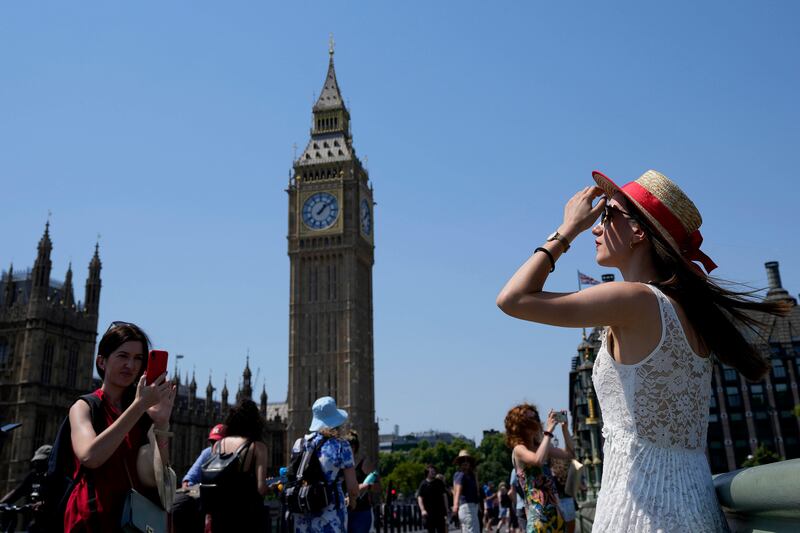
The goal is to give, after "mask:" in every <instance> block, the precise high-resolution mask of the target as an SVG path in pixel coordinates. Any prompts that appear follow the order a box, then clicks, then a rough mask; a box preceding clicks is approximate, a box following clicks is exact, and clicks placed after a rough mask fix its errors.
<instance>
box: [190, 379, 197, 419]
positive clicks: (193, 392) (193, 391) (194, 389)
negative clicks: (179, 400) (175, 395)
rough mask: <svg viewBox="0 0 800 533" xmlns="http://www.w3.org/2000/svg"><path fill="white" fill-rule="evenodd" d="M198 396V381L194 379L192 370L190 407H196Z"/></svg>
mask: <svg viewBox="0 0 800 533" xmlns="http://www.w3.org/2000/svg"><path fill="white" fill-rule="evenodd" d="M196 398H197V381H196V380H195V379H194V370H192V381H191V382H190V383H189V409H190V410H191V409H194V401H195V399H196Z"/></svg>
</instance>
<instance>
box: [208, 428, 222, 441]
mask: <svg viewBox="0 0 800 533" xmlns="http://www.w3.org/2000/svg"><path fill="white" fill-rule="evenodd" d="M224 437H225V424H217V425H216V426H214V427H213V428H211V431H210V432H209V433H208V440H214V441H217V440H220V439H222V438H224Z"/></svg>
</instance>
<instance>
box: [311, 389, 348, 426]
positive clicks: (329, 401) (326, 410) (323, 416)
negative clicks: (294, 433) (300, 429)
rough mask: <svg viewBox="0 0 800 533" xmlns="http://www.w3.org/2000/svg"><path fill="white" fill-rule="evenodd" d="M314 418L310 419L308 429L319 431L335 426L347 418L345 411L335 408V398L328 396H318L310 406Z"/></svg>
mask: <svg viewBox="0 0 800 533" xmlns="http://www.w3.org/2000/svg"><path fill="white" fill-rule="evenodd" d="M311 413H312V414H313V415H314V418H313V419H312V420H311V427H309V428H308V430H309V431H319V430H320V429H324V428H331V429H333V428H337V427H339V426H341V425H342V424H344V422H345V420H347V411H343V410H341V409H337V408H336V400H334V399H333V398H331V397H330V396H323V397H322V398H318V399H317V401H316V402H314V405H312V406H311Z"/></svg>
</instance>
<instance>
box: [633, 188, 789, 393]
mask: <svg viewBox="0 0 800 533" xmlns="http://www.w3.org/2000/svg"><path fill="white" fill-rule="evenodd" d="M626 207H628V209H629V210H631V211H632V212H633V213H632V214H635V215H636V217H635V218H636V222H637V223H639V224H640V225H641V226H642V228H643V229H644V230H645V232H646V233H647V235H648V237H649V238H650V242H651V243H652V245H653V246H652V248H651V249H652V259H653V263H654V264H655V268H656V271H657V272H658V277H659V279H658V280H652V281H651V282H650V283H651V284H652V285H654V286H655V287H658V288H659V289H661V290H662V291H663V292H664V293H665V294H667V295H669V296H671V297H672V298H674V299H675V301H677V302H678V303H679V304H680V305H681V307H682V308H683V311H684V313H686V316H687V318H688V319H689V322H691V324H692V326H694V328H695V329H696V331H697V334H698V335H699V337H700V338H701V339H702V341H703V344H705V345H706V347H708V348H709V349H710V350H711V352H712V353H713V354H714V356H715V357H716V358H717V359H718V360H719V361H721V362H723V363H725V364H727V365H729V366H731V367H733V368H735V369H736V370H738V371H739V372H740V373H741V374H742V375H743V376H744V377H746V378H747V379H749V380H751V381H758V380H760V379H761V378H763V377H764V375H765V374H766V373H767V372H768V371H769V368H770V365H769V362H768V361H767V360H766V359H764V357H762V356H761V354H760V353H759V349H758V346H756V345H755V344H752V343H751V342H749V341H748V340H747V338H745V335H744V334H743V331H745V330H750V331H752V332H753V333H754V334H758V331H759V329H760V328H763V327H764V323H763V321H762V319H761V317H759V316H758V315H757V313H766V314H770V315H785V314H787V313H788V312H789V310H790V308H791V304H790V303H789V302H787V301H765V300H763V299H759V298H756V297H754V295H756V294H757V293H758V292H759V291H758V290H746V291H734V290H730V289H726V288H724V287H723V286H722V285H728V286H732V285H734V284H733V283H731V282H728V281H725V280H721V279H719V278H711V277H708V276H706V275H705V274H704V273H703V272H702V271H700V269H699V267H697V266H696V265H695V264H694V263H692V262H690V261H688V260H687V259H685V258H684V257H683V256H682V255H681V254H680V253H678V252H677V251H676V250H675V249H674V248H673V247H672V246H670V245H669V243H668V242H667V240H666V239H665V238H664V237H663V236H662V235H661V234H660V233H659V232H658V230H656V229H655V228H654V227H653V225H652V224H651V223H650V221H648V220H647V217H645V216H644V215H642V214H641V212H640V211H639V210H638V209H637V207H636V205H635V204H633V202H626ZM754 312H755V313H754Z"/></svg>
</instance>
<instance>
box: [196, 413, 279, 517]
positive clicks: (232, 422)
mask: <svg viewBox="0 0 800 533" xmlns="http://www.w3.org/2000/svg"><path fill="white" fill-rule="evenodd" d="M265 427H266V421H265V420H264V418H263V417H262V416H261V413H259V411H258V407H257V406H256V404H255V402H253V401H252V400H246V399H245V400H241V401H240V402H239V403H238V404H237V405H236V406H234V407H233V408H231V410H230V412H229V413H228V416H227V418H226V419H225V437H223V438H221V439H219V440H218V441H217V442H215V443H214V445H213V446H212V447H211V457H210V458H209V460H208V461H206V463H205V464H203V467H202V470H201V475H200V477H201V483H200V501H201V505H202V506H203V510H204V511H205V512H206V533H212V532H213V533H227V532H229V531H237V532H247V531H254V532H255V531H258V532H261V531H266V529H265V528H266V527H267V514H266V512H265V510H264V496H265V495H266V494H267V493H268V492H269V490H270V488H269V486H268V485H267V464H268V457H269V455H268V452H267V445H266V444H264V441H263V439H264V432H265Z"/></svg>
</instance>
